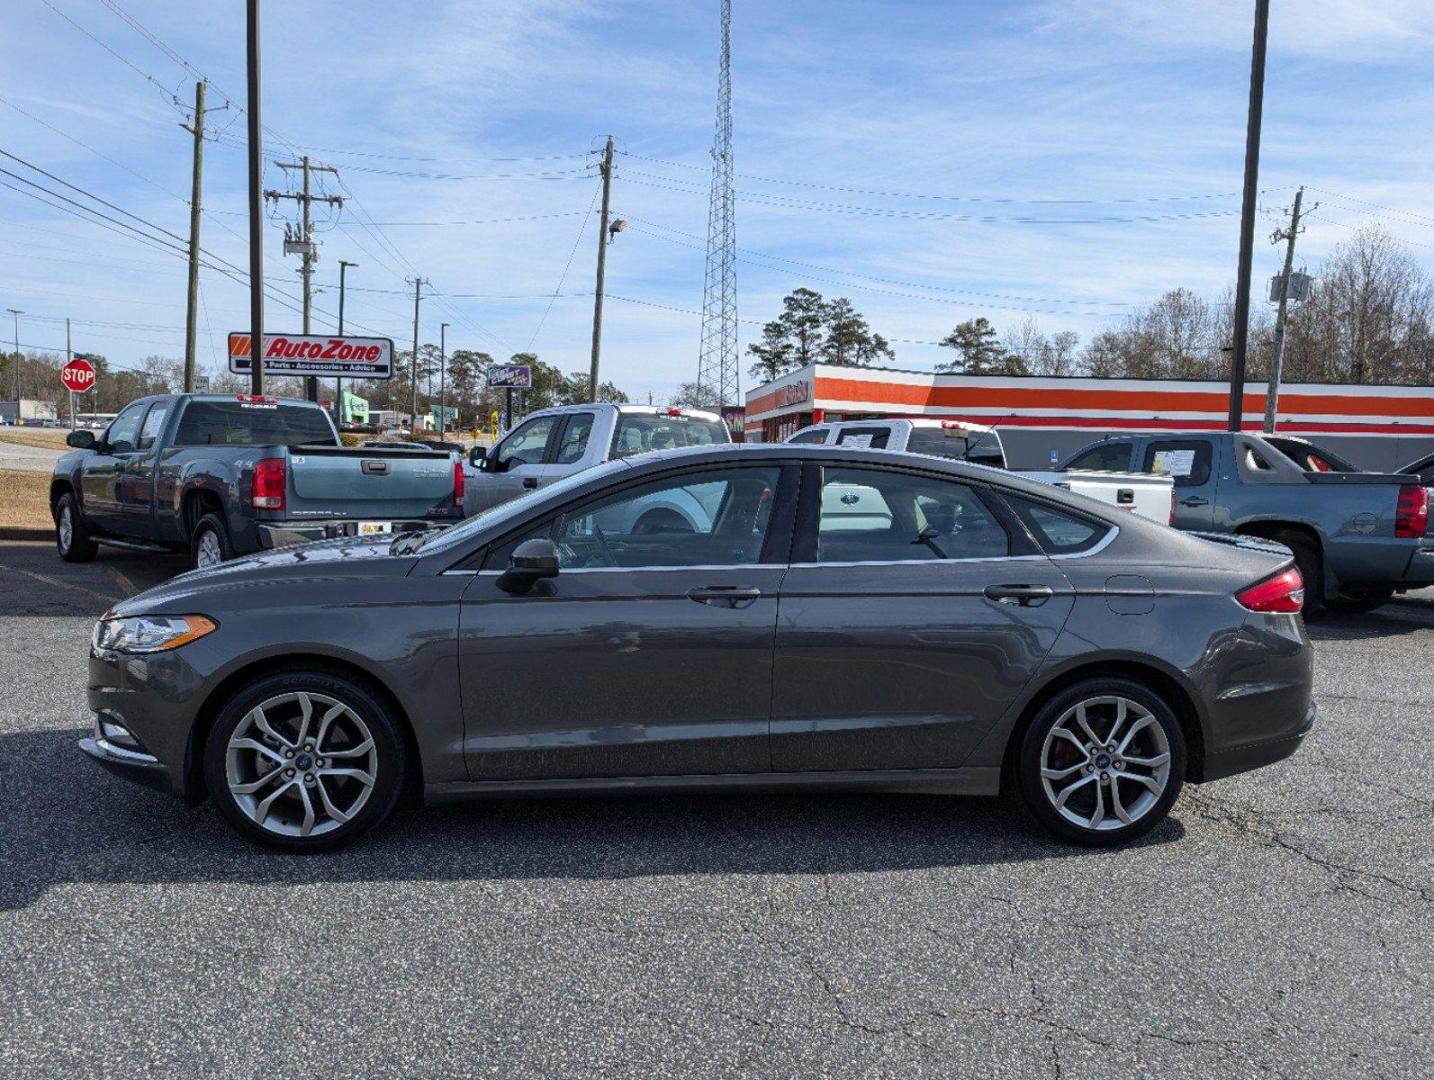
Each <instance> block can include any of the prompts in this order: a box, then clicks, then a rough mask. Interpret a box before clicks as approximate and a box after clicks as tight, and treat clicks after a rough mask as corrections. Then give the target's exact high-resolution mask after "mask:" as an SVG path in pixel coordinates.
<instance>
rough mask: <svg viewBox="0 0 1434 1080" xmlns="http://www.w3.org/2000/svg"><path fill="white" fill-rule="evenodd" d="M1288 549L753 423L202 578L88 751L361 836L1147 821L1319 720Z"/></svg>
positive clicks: (96, 668)
mask: <svg viewBox="0 0 1434 1080" xmlns="http://www.w3.org/2000/svg"><path fill="white" fill-rule="evenodd" d="M1302 589H1303V585H1302V582H1301V581H1300V577H1299V573H1298V571H1297V570H1296V569H1295V568H1294V564H1293V560H1292V558H1291V555H1290V552H1289V551H1288V549H1285V548H1282V547H1280V546H1279V545H1274V544H1269V543H1266V542H1264V541H1258V540H1253V539H1249V540H1246V539H1241V538H1229V537H1222V538H1216V539H1206V538H1202V537H1199V536H1194V535H1190V534H1186V533H1180V532H1176V531H1175V530H1173V529H1169V528H1166V527H1165V526H1163V525H1158V524H1155V523H1153V522H1150V521H1147V520H1145V519H1142V518H1138V517H1135V516H1134V515H1129V514H1125V513H1123V512H1122V511H1120V510H1118V509H1116V508H1114V507H1110V506H1106V505H1103V504H1100V503H1096V502H1093V501H1089V500H1086V499H1084V498H1081V497H1079V496H1073V495H1069V494H1067V493H1065V492H1062V491H1059V490H1057V489H1055V488H1052V487H1047V486H1044V485H1041V484H1038V483H1034V482H1031V481H1027V480H1023V479H1021V478H1019V477H1016V476H1012V475H1010V474H1007V473H1004V472H1000V471H997V470H994V469H988V468H984V467H982V466H978V465H968V464H964V463H958V462H952V461H946V460H942V459H937V458H930V457H915V456H909V455H904V454H894V453H887V452H885V451H877V450H858V449H850V448H840V447H832V448H824V447H818V446H790V445H776V446H767V445H757V446H724V447H713V448H703V449H697V450H683V451H675V452H670V453H660V454H650V455H645V456H642V457H637V458H629V459H625V460H621V461H615V462H612V463H610V464H608V465H605V466H602V467H600V468H597V469H593V470H591V471H589V472H585V473H580V474H578V475H575V476H572V477H570V478H567V479H565V480H562V481H560V482H558V483H555V484H553V485H551V486H550V487H545V488H542V489H541V490H540V491H538V492H537V493H535V494H533V495H530V496H528V497H526V498H523V499H520V500H517V501H515V502H511V503H505V504H503V505H501V506H498V507H495V508H493V509H491V510H488V511H486V512H484V513H482V514H480V515H478V516H477V517H474V518H471V519H469V520H467V521H465V522H463V523H462V524H460V525H456V526H453V527H452V528H449V529H446V530H443V531H437V532H431V533H426V534H418V535H408V536H400V537H398V538H392V537H387V538H376V539H364V540H354V539H344V540H336V541H331V542H323V543H314V544H309V545H306V546H302V547H293V548H286V549H283V550H279V551H271V552H266V553H263V554H260V555H256V556H252V557H249V558H243V559H239V560H236V561H234V562H230V563H225V564H223V565H221V566H219V567H215V568H211V569H207V570H200V571H195V572H193V573H189V574H183V575H181V576H180V577H177V578H175V579H173V580H172V581H170V582H168V583H167V584H165V585H162V586H160V587H158V588H156V589H151V590H150V591H149V592H146V593H142V594H140V595H138V596H135V597H132V598H130V599H128V600H125V601H124V602H123V603H121V604H118V605H116V606H115V607H114V608H113V609H112V610H110V611H109V612H108V613H106V615H105V616H104V618H103V619H102V620H101V621H100V622H99V624H98V625H97V626H96V627H95V634H94V643H93V648H92V650H91V653H90V686H89V704H90V707H91V709H92V710H93V712H94V731H93V734H92V735H91V736H90V737H88V738H86V739H84V740H83V741H82V742H81V744H80V745H81V747H82V749H83V750H84V751H85V752H86V753H87V754H89V755H90V756H91V757H92V758H93V759H95V760H96V761H97V762H99V763H100V764H101V765H104V766H105V767H107V768H109V769H111V770H112V771H115V772H118V773H122V774H125V775H128V776H131V777H134V778H137V779H141V780H145V781H147V782H150V783H152V784H155V785H157V786H159V787H161V788H163V789H165V790H168V791H172V792H173V793H175V794H177V795H181V796H184V797H187V798H190V799H201V798H205V797H208V798H209V799H211V800H212V801H213V802H214V804H215V806H216V807H217V808H218V809H219V812H220V813H221V814H223V815H224V817H225V818H226V819H227V820H228V821H229V822H230V823H231V824H232V825H233V826H234V827H235V828H236V829H237V830H238V831H239V832H241V833H242V834H244V835H245V836H247V837H250V838H251V839H254V840H257V841H259V842H261V843H265V844H268V845H270V846H273V847H278V848H283V849H287V850H291V851H317V850H322V849H327V848H332V847H334V846H337V845H339V844H342V843H345V842H347V841H349V840H352V839H353V838H355V837H357V836H359V835H361V834H362V833H364V832H366V831H367V830H369V829H371V828H372V827H374V826H375V825H377V824H378V823H379V822H381V821H382V820H383V819H384V818H385V817H386V816H387V815H388V814H389V813H390V812H391V811H392V810H393V808H394V805H395V803H396V802H397V800H398V799H399V797H400V795H401V794H402V793H403V792H404V791H405V790H412V791H416V792H421V793H422V795H423V796H424V797H425V798H426V799H428V800H445V799H456V798H470V797H474V796H483V795H489V796H493V795H497V796H510V795H516V794H533V793H542V794H550V793H552V794H556V793H574V792H599V791H620V792H637V791H670V790H674V789H693V788H700V789H714V790H715V789H746V790H759V789H766V790H773V789H793V788H822V789H834V788H847V789H864V790H874V789H880V790H889V791H906V792H928V793H943V792H947V793H954V794H968V795H995V794H997V793H999V792H1002V791H1007V792H1010V793H1012V794H1015V795H1017V796H1018V798H1019V801H1020V802H1022V803H1024V805H1025V806H1026V807H1027V808H1028V809H1029V811H1030V813H1031V814H1032V815H1033V816H1034V817H1035V819H1036V820H1037V821H1038V822H1040V823H1041V824H1042V825H1044V826H1045V827H1046V828H1047V829H1049V830H1050V831H1051V832H1053V833H1055V834H1056V835H1057V836H1059V837H1062V838H1064V839H1066V840H1069V841H1073V842H1076V843H1082V844H1092V845H1109V844H1117V843H1121V842H1124V841H1127V840H1130V839H1131V838H1133V837H1136V836H1139V835H1141V834H1142V833H1144V832H1146V831H1147V830H1149V829H1151V828H1152V827H1153V826H1155V825H1156V824H1157V823H1158V822H1160V821H1161V820H1162V819H1163V818H1164V817H1165V815H1166V813H1167V812H1168V811H1169V809H1170V806H1171V804H1172V803H1174V801H1175V799H1176V797H1177V796H1178V795H1179V793H1180V788H1181V785H1182V784H1183V783H1184V782H1186V781H1190V782H1193V783H1203V782H1206V781H1211V780H1218V779H1220V778H1221V777H1224V776H1229V775H1230V774H1232V773H1236V772H1240V771H1242V770H1246V769H1253V768H1256V767H1259V766H1262V765H1267V764H1269V763H1271V762H1274V761H1278V760H1280V759H1281V758H1284V757H1287V756H1288V755H1290V754H1291V753H1293V752H1294V751H1295V749H1296V748H1297V747H1298V746H1299V744H1300V740H1301V739H1302V738H1303V736H1304V735H1305V733H1306V732H1307V731H1309V729H1310V726H1311V724H1312V723H1313V721H1314V712H1315V710H1314V706H1313V705H1312V704H1311V701H1310V684H1311V674H1312V673H1311V647H1310V643H1309V640H1308V638H1307V637H1306V636H1305V630H1304V624H1303V621H1302V619H1301V616H1300V604H1301V601H1302Z"/></svg>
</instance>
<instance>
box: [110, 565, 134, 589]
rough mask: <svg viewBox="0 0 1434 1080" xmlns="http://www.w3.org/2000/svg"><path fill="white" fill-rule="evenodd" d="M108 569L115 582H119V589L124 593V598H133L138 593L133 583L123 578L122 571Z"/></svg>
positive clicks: (113, 568) (114, 568) (112, 568)
mask: <svg viewBox="0 0 1434 1080" xmlns="http://www.w3.org/2000/svg"><path fill="white" fill-rule="evenodd" d="M108 569H109V572H110V573H111V574H113V575H114V576H115V581H117V582H119V587H120V588H121V589H122V590H123V591H124V594H125V595H126V596H133V595H134V594H135V593H137V592H139V589H138V588H137V587H136V586H135V583H134V582H133V581H131V580H130V579H129V578H127V577H125V575H124V572H123V571H122V570H119V569H118V568H116V567H113V566H111V567H109V568H108Z"/></svg>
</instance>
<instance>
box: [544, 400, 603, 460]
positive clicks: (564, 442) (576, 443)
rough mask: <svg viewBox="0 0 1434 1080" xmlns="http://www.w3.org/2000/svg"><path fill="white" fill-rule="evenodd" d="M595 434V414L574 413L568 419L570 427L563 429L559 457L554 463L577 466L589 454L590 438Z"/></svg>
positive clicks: (559, 444)
mask: <svg viewBox="0 0 1434 1080" xmlns="http://www.w3.org/2000/svg"><path fill="white" fill-rule="evenodd" d="M592 433H593V414H592V413H574V414H573V415H572V416H570V417H568V426H567V427H565V428H564V429H563V435H562V439H561V440H560V441H559V443H558V456H557V457H556V458H554V459H553V460H554V463H555V464H558V465H575V464H577V463H578V462H579V461H581V460H582V459H583V455H584V454H586V453H587V452H588V438H589V437H590V436H591V435H592Z"/></svg>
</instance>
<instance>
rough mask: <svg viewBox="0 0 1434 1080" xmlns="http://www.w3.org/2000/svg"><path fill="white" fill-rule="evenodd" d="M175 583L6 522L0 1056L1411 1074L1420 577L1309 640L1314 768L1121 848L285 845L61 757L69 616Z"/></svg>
mask: <svg viewBox="0 0 1434 1080" xmlns="http://www.w3.org/2000/svg"><path fill="white" fill-rule="evenodd" d="M181 568H182V567H181V564H180V563H179V562H178V560H163V559H157V558H151V557H131V556H120V555H117V554H115V553H114V552H108V551H106V552H104V553H102V554H101V556H100V558H99V559H98V560H96V561H95V562H94V563H91V564H87V565H83V566H68V565H65V564H63V563H61V562H60V561H59V560H58V559H57V558H56V557H55V555H54V553H53V549H52V548H51V547H50V546H49V545H46V544H38V543H28V544H27V543H0V687H3V688H4V693H3V698H0V987H3V995H0V1075H4V1076H27V1077H30V1076H55V1077H71V1076H79V1075H99V1074H109V1075H126V1076H130V1075H176V1074H219V1075H226V1076H239V1075H255V1074H265V1075H282V1076H287V1075H299V1074H305V1073H318V1074H322V1075H343V1074H354V1075H375V1074H403V1075H433V1074H438V1073H443V1074H489V1075H503V1076H511V1075H529V1074H544V1075H554V1074H564V1075H595V1074H598V1075H608V1074H665V1075H699V1076H701V1075H734V1074H755V1075H812V1074H830V1075H902V1076H918V1075H927V1076H952V1075H963V1074H994V1075H1003V1076H1021V1077H1029V1076H1042V1075H1049V1076H1061V1075H1077V1076H1106V1075H1109V1076H1130V1075H1138V1074H1144V1075H1160V1076H1171V1075H1181V1076H1263V1075H1273V1076H1285V1077H1291V1076H1309V1077H1324V1076H1331V1075H1340V1076H1392V1075H1402V1076H1409V1075H1415V1074H1419V1073H1423V1074H1424V1075H1429V1072H1428V1070H1429V1068H1430V1065H1429V1054H1428V1050H1429V1045H1430V1040H1431V1026H1434V919H1431V900H1434V885H1431V881H1434V825H1431V821H1434V817H1431V812H1434V770H1431V768H1430V756H1431V749H1434V737H1431V732H1430V726H1429V719H1430V716H1431V709H1434V678H1431V658H1434V595H1428V594H1426V595H1424V596H1419V597H1417V598H1414V599H1405V600H1401V601H1398V602H1396V603H1393V604H1391V605H1389V606H1387V607H1386V608H1384V609H1381V610H1380V611H1379V612H1377V613H1375V614H1373V615H1367V616H1358V617H1354V616H1348V617H1336V618H1333V619H1331V620H1329V621H1328V622H1326V623H1322V624H1320V625H1319V626H1318V627H1317V628H1316V630H1315V631H1314V636H1315V637H1316V638H1317V640H1318V645H1317V656H1318V659H1317V666H1318V675H1317V682H1316V694H1317V700H1318V703H1319V705H1320V708H1321V710H1322V715H1321V718H1320V721H1319V724H1318V726H1317V728H1316V730H1315V731H1314V733H1313V734H1312V736H1311V737H1310V739H1309V740H1308V741H1307V745H1306V746H1305V747H1304V748H1303V749H1302V751H1301V752H1300V753H1299V754H1298V755H1297V756H1296V757H1295V758H1293V759H1291V760H1290V761H1287V762H1284V763H1281V764H1279V765H1276V766H1273V767H1271V768H1269V769H1266V770H1263V771H1261V772H1256V773H1252V774H1246V775H1244V776H1240V777H1236V778H1233V779H1230V780H1226V781H1222V782H1219V783H1216V784H1212V785H1208V786H1206V787H1203V788H1194V789H1192V788H1187V789H1186V793H1185V794H1184V796H1182V798H1181V801H1180V802H1179V803H1177V804H1176V807H1175V810H1174V812H1173V815H1172V818H1171V820H1170V821H1169V822H1167V823H1166V824H1165V825H1163V826H1162V827H1161V828H1160V829H1159V830H1157V831H1156V832H1155V833H1154V834H1152V835H1151V836H1150V837H1149V838H1147V839H1146V840H1144V841H1142V842H1141V843H1139V844H1138V845H1136V846H1134V847H1132V848H1129V849H1125V850H1120V851H1114V852H1089V851H1083V850H1078V849H1073V848H1068V847H1064V846H1060V845H1057V844H1055V843H1054V842H1051V841H1049V840H1047V839H1046V838H1045V837H1044V836H1043V835H1042V834H1039V833H1038V832H1036V831H1035V829H1034V828H1033V827H1031V826H1027V825H1026V824H1024V823H1023V822H1022V821H1021V820H1020V819H1019V818H1017V817H1013V816H1012V815H1011V813H1010V812H1009V811H1008V810H1007V809H1006V808H1005V807H1004V806H1002V805H1001V804H999V803H997V802H996V801H982V800H953V799H945V798H931V797H898V796H868V797H810V796H804V797H743V798H731V797H723V798H714V797H703V798H661V799H647V800H638V799H613V798H603V799H592V800H573V801H541V802H535V801H529V802H509V803H487V804H474V805H469V806H460V807H450V808H443V809H436V810H427V811H409V812H407V813H405V814H403V815H402V816H401V817H400V818H399V819H398V820H397V821H396V822H394V823H392V824H390V825H389V826H388V827H387V828H385V829H384V830H383V831H382V832H381V833H379V834H378V835H376V836H374V837H371V838H369V839H368V840H366V841H364V842H362V843H361V844H360V845H358V846H357V847H355V848H353V849H351V850H348V851H345V852H342V853H340V854H338V855H335V856H326V857H316V858H294V857H285V856H280V855H274V854H269V853H266V852H263V851H261V850H259V849H257V848H254V847H251V846H249V845H247V844H246V843H244V842H243V841H241V840H239V839H238V838H237V837H236V836H235V835H234V834H232V833H231V832H229V831H228V829H226V828H225V827H224V826H222V825H221V824H220V823H219V821H218V820H217V819H216V818H215V816H214V815H213V814H212V813H211V811H210V810H209V808H207V807H203V806H201V807H197V808H188V807H185V806H184V805H182V804H181V803H179V802H177V801H175V800H172V799H169V798H167V797H164V796H160V795H157V794H154V793H151V792H149V791H146V790H144V789H141V788H138V787H135V786H133V785H130V784H126V783H124V782H123V781H121V780H119V779H116V778H113V777H110V776H108V775H107V774H104V773H102V772H100V771H99V770H98V769H96V768H94V767H93V766H92V765H91V764H90V763H89V762H87V761H85V760H84V759H83V758H82V757H81V756H80V754H79V753H78V751H77V750H76V749H75V741H76V739H77V738H78V737H79V736H80V735H81V734H82V730H83V729H84V728H85V726H86V724H87V714H86V712H85V699H84V684H85V655H86V649H87V643H88V637H89V634H90V630H91V628H92V626H93V623H94V619H95V617H96V616H97V615H99V614H100V613H101V612H102V611H103V610H104V609H105V608H106V607H107V606H108V605H109V603H111V602H113V600H115V599H118V598H119V597H121V596H123V595H125V594H127V593H129V592H132V591H134V590H137V589H140V588H143V587H145V586H146V585H148V584H152V583H154V582H156V581H158V580H160V579H161V578H162V577H164V576H166V575H167V574H170V573H174V572H176V571H177V570H179V569H181ZM1421 1062H1422V1063H1423V1064H1420V1063H1421Z"/></svg>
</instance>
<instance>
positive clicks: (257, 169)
mask: <svg viewBox="0 0 1434 1080" xmlns="http://www.w3.org/2000/svg"><path fill="white" fill-rule="evenodd" d="M247 31H248V91H249V102H248V110H247V111H248V114H249V350H250V352H249V356H250V361H249V392H250V393H251V394H262V393H263V392H264V191H263V188H264V166H263V163H262V155H263V152H264V144H263V140H262V132H263V128H262V126H261V125H260V123H259V0H248V18H247Z"/></svg>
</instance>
